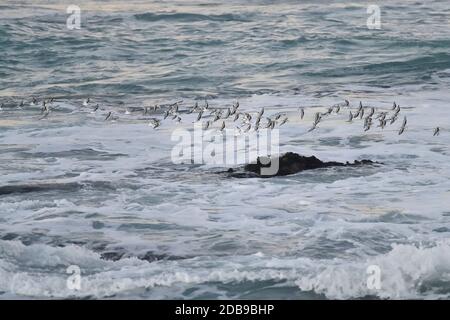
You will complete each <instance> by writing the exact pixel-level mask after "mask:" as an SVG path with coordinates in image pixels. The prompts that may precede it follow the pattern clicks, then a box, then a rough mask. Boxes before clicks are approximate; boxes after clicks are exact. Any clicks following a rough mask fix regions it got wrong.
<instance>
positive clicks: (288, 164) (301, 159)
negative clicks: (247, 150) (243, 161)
mask: <svg viewBox="0 0 450 320" xmlns="http://www.w3.org/2000/svg"><path fill="white" fill-rule="evenodd" d="M375 163H376V162H373V161H371V160H361V161H358V160H356V161H354V162H353V163H350V162H346V163H342V162H335V161H331V162H324V161H321V160H320V159H317V158H316V157H314V156H311V157H305V156H301V155H299V154H297V153H293V152H288V153H285V154H283V155H282V156H280V157H274V158H269V157H258V159H257V160H256V163H250V164H247V165H245V166H244V168H243V170H242V169H241V170H239V169H238V170H236V169H229V170H228V171H227V172H228V173H229V174H230V176H233V177H237V178H244V177H261V178H268V177H275V176H286V175H289V174H294V173H298V172H301V171H304V170H312V169H319V168H327V167H345V166H360V165H367V164H375Z"/></svg>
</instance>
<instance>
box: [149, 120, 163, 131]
mask: <svg viewBox="0 0 450 320" xmlns="http://www.w3.org/2000/svg"><path fill="white" fill-rule="evenodd" d="M148 125H149V126H153V129H156V128H158V127H159V126H160V125H161V120H158V119H156V118H152V119H150V122H149V124H148Z"/></svg>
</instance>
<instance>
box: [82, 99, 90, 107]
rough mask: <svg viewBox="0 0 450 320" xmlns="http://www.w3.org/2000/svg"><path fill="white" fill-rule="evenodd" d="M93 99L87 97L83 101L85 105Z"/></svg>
mask: <svg viewBox="0 0 450 320" xmlns="http://www.w3.org/2000/svg"><path fill="white" fill-rule="evenodd" d="M90 101H91V99H90V98H87V99H86V100H84V101H83V106H85V107H86V106H87V105H88V104H89V102H90Z"/></svg>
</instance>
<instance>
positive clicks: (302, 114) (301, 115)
mask: <svg viewBox="0 0 450 320" xmlns="http://www.w3.org/2000/svg"><path fill="white" fill-rule="evenodd" d="M299 111H300V119H303V117H304V116H305V109H303V108H301V107H300V108H299Z"/></svg>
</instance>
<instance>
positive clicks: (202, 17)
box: [134, 12, 249, 22]
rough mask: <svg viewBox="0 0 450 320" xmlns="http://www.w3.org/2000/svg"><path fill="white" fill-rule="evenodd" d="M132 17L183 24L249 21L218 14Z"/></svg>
mask: <svg viewBox="0 0 450 320" xmlns="http://www.w3.org/2000/svg"><path fill="white" fill-rule="evenodd" d="M134 17H135V18H136V19H137V20H143V21H151V22H153V21H163V20H168V21H183V22H195V21H240V22H245V21H249V19H247V18H245V17H243V16H240V15H235V14H230V13H227V14H218V15H205V14H197V13H151V12H147V13H140V14H135V15H134Z"/></svg>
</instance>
